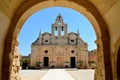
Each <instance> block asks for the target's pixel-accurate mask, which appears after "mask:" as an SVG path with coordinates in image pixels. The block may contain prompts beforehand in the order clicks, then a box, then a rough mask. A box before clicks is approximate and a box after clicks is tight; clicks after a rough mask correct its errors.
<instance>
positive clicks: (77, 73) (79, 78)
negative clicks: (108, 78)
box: [66, 69, 95, 80]
mask: <svg viewBox="0 0 120 80" xmlns="http://www.w3.org/2000/svg"><path fill="white" fill-rule="evenodd" d="M66 71H67V72H68V73H69V74H70V75H71V76H72V77H73V78H75V80H94V73H95V70H91V69H78V70H77V69H73V70H72V69H69V70H66Z"/></svg>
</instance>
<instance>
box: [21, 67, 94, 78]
mask: <svg viewBox="0 0 120 80" xmlns="http://www.w3.org/2000/svg"><path fill="white" fill-rule="evenodd" d="M19 75H20V76H21V80H94V70H91V69H87V70H84V69H41V70H20V72H19Z"/></svg>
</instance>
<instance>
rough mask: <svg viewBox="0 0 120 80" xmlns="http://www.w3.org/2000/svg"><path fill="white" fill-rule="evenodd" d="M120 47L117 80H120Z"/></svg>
mask: <svg viewBox="0 0 120 80" xmlns="http://www.w3.org/2000/svg"><path fill="white" fill-rule="evenodd" d="M119 68H120V46H119V50H118V53H117V79H118V80H120V69H119Z"/></svg>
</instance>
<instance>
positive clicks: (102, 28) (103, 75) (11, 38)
mask: <svg viewBox="0 0 120 80" xmlns="http://www.w3.org/2000/svg"><path fill="white" fill-rule="evenodd" d="M38 2H39V1H38ZM38 2H34V3H32V1H31V3H28V4H27V5H29V6H28V7H27V8H23V7H25V6H27V5H25V4H23V5H22V6H21V8H20V9H19V11H17V12H16V14H15V15H17V14H18V16H17V17H16V16H15V15H14V16H15V17H13V20H12V22H14V24H12V23H11V25H10V28H11V27H13V26H14V27H13V28H12V29H10V31H9V32H8V34H9V35H8V36H7V37H6V43H5V45H6V46H5V51H4V55H3V61H5V62H4V63H3V66H6V64H7V65H8V66H6V67H4V68H3V69H2V72H3V74H2V79H3V80H8V79H10V80H12V79H11V75H12V73H14V72H13V71H12V69H14V67H13V66H12V63H13V60H14V59H13V56H14V57H15V56H16V58H17V54H15V52H14V51H16V49H17V46H18V42H17V36H18V34H19V32H20V30H21V28H22V25H23V23H24V22H25V20H26V19H27V18H28V17H29V16H30V15H31V14H32V13H34V12H36V11H38V9H39V10H40V9H43V8H45V7H50V6H56V5H58V6H64V7H69V8H72V9H74V10H77V11H78V12H81V13H83V15H85V16H86V17H87V18H88V19H89V20H90V21H91V23H92V24H93V27H94V29H95V32H96V35H97V41H96V43H97V46H98V51H99V54H98V59H99V60H100V59H101V60H102V62H100V64H97V65H98V66H99V67H100V66H101V67H102V69H100V68H99V67H97V70H98V72H99V73H97V72H96V73H97V74H96V75H95V77H96V78H95V79H96V80H98V79H97V78H99V80H112V72H111V71H112V68H111V59H110V54H109V53H110V47H109V45H110V44H109V33H108V30H107V27H106V24H105V22H104V20H103V19H102V17H101V15H100V14H99V12H98V11H97V10H96V8H95V7H94V6H93V5H92V4H90V3H89V2H88V1H86V2H84V0H83V1H82V0H81V1H80V2H77V1H74V0H73V1H71V2H70V1H60V0H58V1H43V2H41V1H40V3H39V4H37V3H38ZM64 2H66V3H67V4H62V3H64ZM26 3H27V2H26ZM47 3H51V4H52V5H51V4H47ZM71 4H73V5H72V6H71ZM33 5H35V6H33ZM41 5H45V6H41ZM85 5H87V6H85ZM81 6H82V7H81ZM36 7H37V8H36ZM22 9H24V10H22ZM86 9H87V10H86ZM20 11H21V12H20ZM19 12H20V14H19ZM28 13H29V14H28ZM101 36H102V37H101ZM103 48H104V50H103ZM8 53H9V54H8ZM104 53H106V54H104ZM100 54H102V55H100ZM9 57H10V59H9ZM99 57H100V58H99ZM101 57H102V58H101ZM106 57H108V58H107V59H105V58H106ZM6 58H8V61H7V60H5V59H6ZM103 59H104V61H103ZM99 60H98V61H99ZM98 63H99V62H98ZM107 63H109V64H107ZM104 65H105V68H104V67H103V66H104ZM9 70H10V71H9ZM104 71H105V72H104ZM6 75H7V76H8V77H6Z"/></svg>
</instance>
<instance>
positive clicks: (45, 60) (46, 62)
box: [44, 57, 49, 67]
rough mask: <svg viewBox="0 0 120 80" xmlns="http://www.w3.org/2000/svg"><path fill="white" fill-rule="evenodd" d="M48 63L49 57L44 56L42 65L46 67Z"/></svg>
mask: <svg viewBox="0 0 120 80" xmlns="http://www.w3.org/2000/svg"><path fill="white" fill-rule="evenodd" d="M48 65H49V58H48V57H44V67H48Z"/></svg>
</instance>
